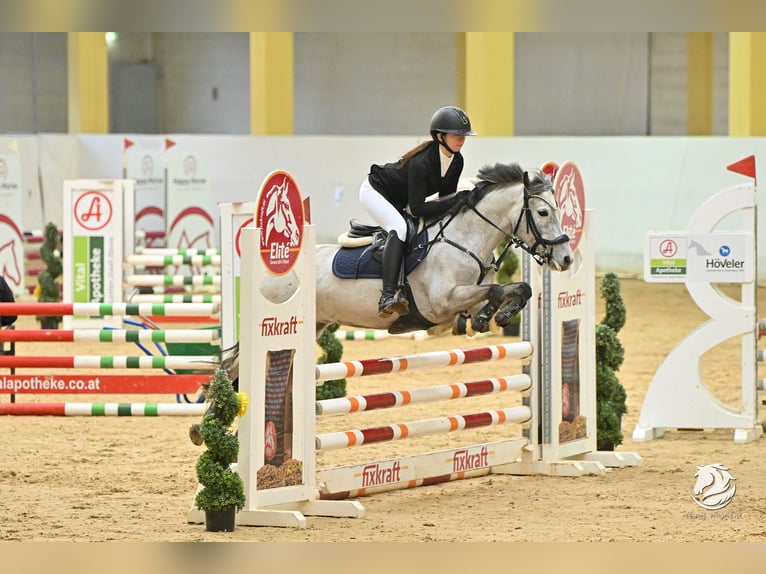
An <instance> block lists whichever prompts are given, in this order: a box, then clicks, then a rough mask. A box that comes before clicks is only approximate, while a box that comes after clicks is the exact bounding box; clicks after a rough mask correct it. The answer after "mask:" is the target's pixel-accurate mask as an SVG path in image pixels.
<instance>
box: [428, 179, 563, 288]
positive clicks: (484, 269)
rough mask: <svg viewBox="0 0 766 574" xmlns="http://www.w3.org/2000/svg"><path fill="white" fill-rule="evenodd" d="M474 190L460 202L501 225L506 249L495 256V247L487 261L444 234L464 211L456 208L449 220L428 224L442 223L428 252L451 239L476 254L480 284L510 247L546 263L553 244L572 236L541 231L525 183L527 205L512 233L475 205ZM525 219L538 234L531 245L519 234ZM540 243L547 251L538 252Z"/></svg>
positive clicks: (522, 209)
mask: <svg viewBox="0 0 766 574" xmlns="http://www.w3.org/2000/svg"><path fill="white" fill-rule="evenodd" d="M468 195H470V194H466V197H465V199H464V200H463V201H461V202H460V203H459V204H458V205H459V207H460V208H462V207H463V206H464V205H468V207H469V208H470V209H471V211H473V212H474V213H475V214H476V215H477V216H478V217H479V218H480V219H481V220H483V221H484V222H486V223H487V224H489V225H490V226H492V227H494V228H495V229H497V230H498V231H499V232H500V233H502V234H503V236H504V237H505V239H506V245H505V248H504V249H503V251H502V252H501V253H500V255H499V256H498V257H495V256H494V250H493V255H492V261H490V263H489V264H485V263H484V262H483V261H482V260H481V259H480V258H479V256H478V255H476V254H475V253H474V252H473V251H471V250H470V249H467V248H466V247H464V246H462V245H460V244H459V243H456V242H454V241H452V240H451V239H449V238H448V237H446V236H445V235H444V231H445V230H446V229H447V227H448V226H449V224H450V223H452V220H453V219H455V217H456V216H457V214H458V213H459V212H460V209H454V208H453V211H452V213H450V216H449V218H448V219H447V221H446V222H442V220H441V219H440V220H438V221H435V222H433V223H431V224H430V225H428V226H427V227H432V226H434V225H436V224H437V223H438V224H439V231H438V232H437V234H436V236H434V238H433V239H432V240H431V241H429V242H428V245H427V246H426V254H427V253H428V251H430V249H431V247H432V246H433V244H434V243H436V242H437V241H439V242H443V243H447V244H448V245H451V246H452V247H454V248H456V249H458V250H459V251H462V252H463V253H465V254H467V255H469V256H470V257H471V258H473V260H474V261H476V263H477V264H478V265H479V279H478V281H477V282H476V284H477V285H480V284H481V283H482V281H484V279H485V278H486V276H487V273H489V272H490V270H494V271H495V272H497V271H498V270H499V269H500V265H501V264H502V262H503V259H505V256H506V255H507V254H508V250H509V249H510V248H511V245H514V246H516V247H520V248H521V249H523V250H524V251H526V252H527V253H529V255H530V256H531V257H532V258H533V259H534V260H535V261H536V262H537V263H538V265H543V264H545V263H546V262H547V261H548V260H549V259H550V253H551V248H552V247H553V246H555V245H559V244H561V243H566V242H567V241H569V236H567V235H566V234H565V233H562V234H561V235H559V236H558V237H555V238H554V239H546V238H545V237H543V236H542V235H541V233H540V230H539V229H538V227H537V224H536V223H535V220H534V218H532V216H531V209H530V207H529V199H530V197H531V195H530V193H529V190H528V189H527V188H526V187H524V205H523V206H522V208H521V210H520V211H519V218H518V219H517V220H516V224H515V225H514V226H513V230H512V231H511V233H510V234H509V233H508V232H507V231H505V230H504V229H502V228H500V227H499V226H498V225H497V224H496V223H495V222H494V221H492V220H491V219H489V218H488V217H487V216H485V215H484V214H483V213H481V212H480V211H479V210H478V209H476V205H473V204H472V203H471V202H470V198H469V197H468ZM536 197H538V198H539V199H541V200H542V201H544V202H545V203H546V204H548V206H549V207H550V208H551V209H555V206H553V205H551V204H550V202H548V201H547V200H546V199H544V198H542V197H540V196H539V195H536ZM522 219H525V220H526V222H527V229H528V230H529V231H530V232H531V233H532V235H533V236H534V238H535V243H534V245H532V246H531V247H530V246H529V245H528V244H527V243H526V242H524V241H522V240H521V239H519V238H518V236H517V235H516V232H517V231H518V230H519V227H520V226H521V221H522ZM540 247H543V254H540V253H538V250H539V248H540Z"/></svg>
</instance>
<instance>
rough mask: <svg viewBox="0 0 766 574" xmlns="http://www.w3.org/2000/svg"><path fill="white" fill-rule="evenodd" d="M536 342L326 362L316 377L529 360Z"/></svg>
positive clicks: (320, 367) (320, 379)
mask: <svg viewBox="0 0 766 574" xmlns="http://www.w3.org/2000/svg"><path fill="white" fill-rule="evenodd" d="M532 352H533V348H532V344H531V343H529V342H528V341H521V342H517V343H504V344H502V345H489V346H487V347H474V348H472V349H462V350H461V349H455V350H452V351H434V352H431V353H422V354H419V355H405V356H402V357H395V358H388V359H364V360H361V361H344V362H342V363H326V364H324V365H317V366H316V380H317V382H319V381H329V380H335V379H348V378H353V377H365V376H369V375H382V374H386V373H398V372H401V371H406V370H413V369H424V368H436V367H452V366H455V365H464V364H469V363H482V362H487V361H498V360H501V359H526V358H528V357H531V356H532Z"/></svg>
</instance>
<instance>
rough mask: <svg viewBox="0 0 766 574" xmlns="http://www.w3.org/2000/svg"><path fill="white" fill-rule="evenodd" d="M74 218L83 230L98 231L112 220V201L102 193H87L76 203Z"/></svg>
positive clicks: (81, 195)
mask: <svg viewBox="0 0 766 574" xmlns="http://www.w3.org/2000/svg"><path fill="white" fill-rule="evenodd" d="M74 216H75V219H76V220H77V223H78V224H79V225H80V226H81V227H82V228H83V229H87V230H89V231H98V230H99V229H103V228H104V227H106V226H107V225H109V222H110V221H111V220H112V201H111V200H110V199H109V198H108V197H107V196H106V195H105V194H103V193H101V192H100V191H86V192H85V193H82V194H80V197H78V198H77V200H76V201H75V203H74Z"/></svg>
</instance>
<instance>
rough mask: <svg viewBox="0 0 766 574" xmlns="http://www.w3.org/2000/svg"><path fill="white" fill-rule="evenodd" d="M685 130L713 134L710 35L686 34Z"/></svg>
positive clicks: (711, 47)
mask: <svg viewBox="0 0 766 574" xmlns="http://www.w3.org/2000/svg"><path fill="white" fill-rule="evenodd" d="M686 133H687V134H688V135H690V136H709V135H712V133H713V34H712V33H711V32H689V33H688V34H687V35H686Z"/></svg>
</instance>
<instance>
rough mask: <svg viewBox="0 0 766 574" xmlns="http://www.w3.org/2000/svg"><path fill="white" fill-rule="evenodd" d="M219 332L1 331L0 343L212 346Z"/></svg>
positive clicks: (153, 330)
mask: <svg viewBox="0 0 766 574" xmlns="http://www.w3.org/2000/svg"><path fill="white" fill-rule="evenodd" d="M220 338H221V331H220V329H168V330H162V329H140V330H125V329H75V330H71V331H66V330H59V329H41V330H36V329H30V330H15V329H0V341H8V342H14V343H45V342H51V343H53V342H55V343H80V342H89V343H93V342H99V343H212V342H215V341H218V340H219V339H220Z"/></svg>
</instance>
